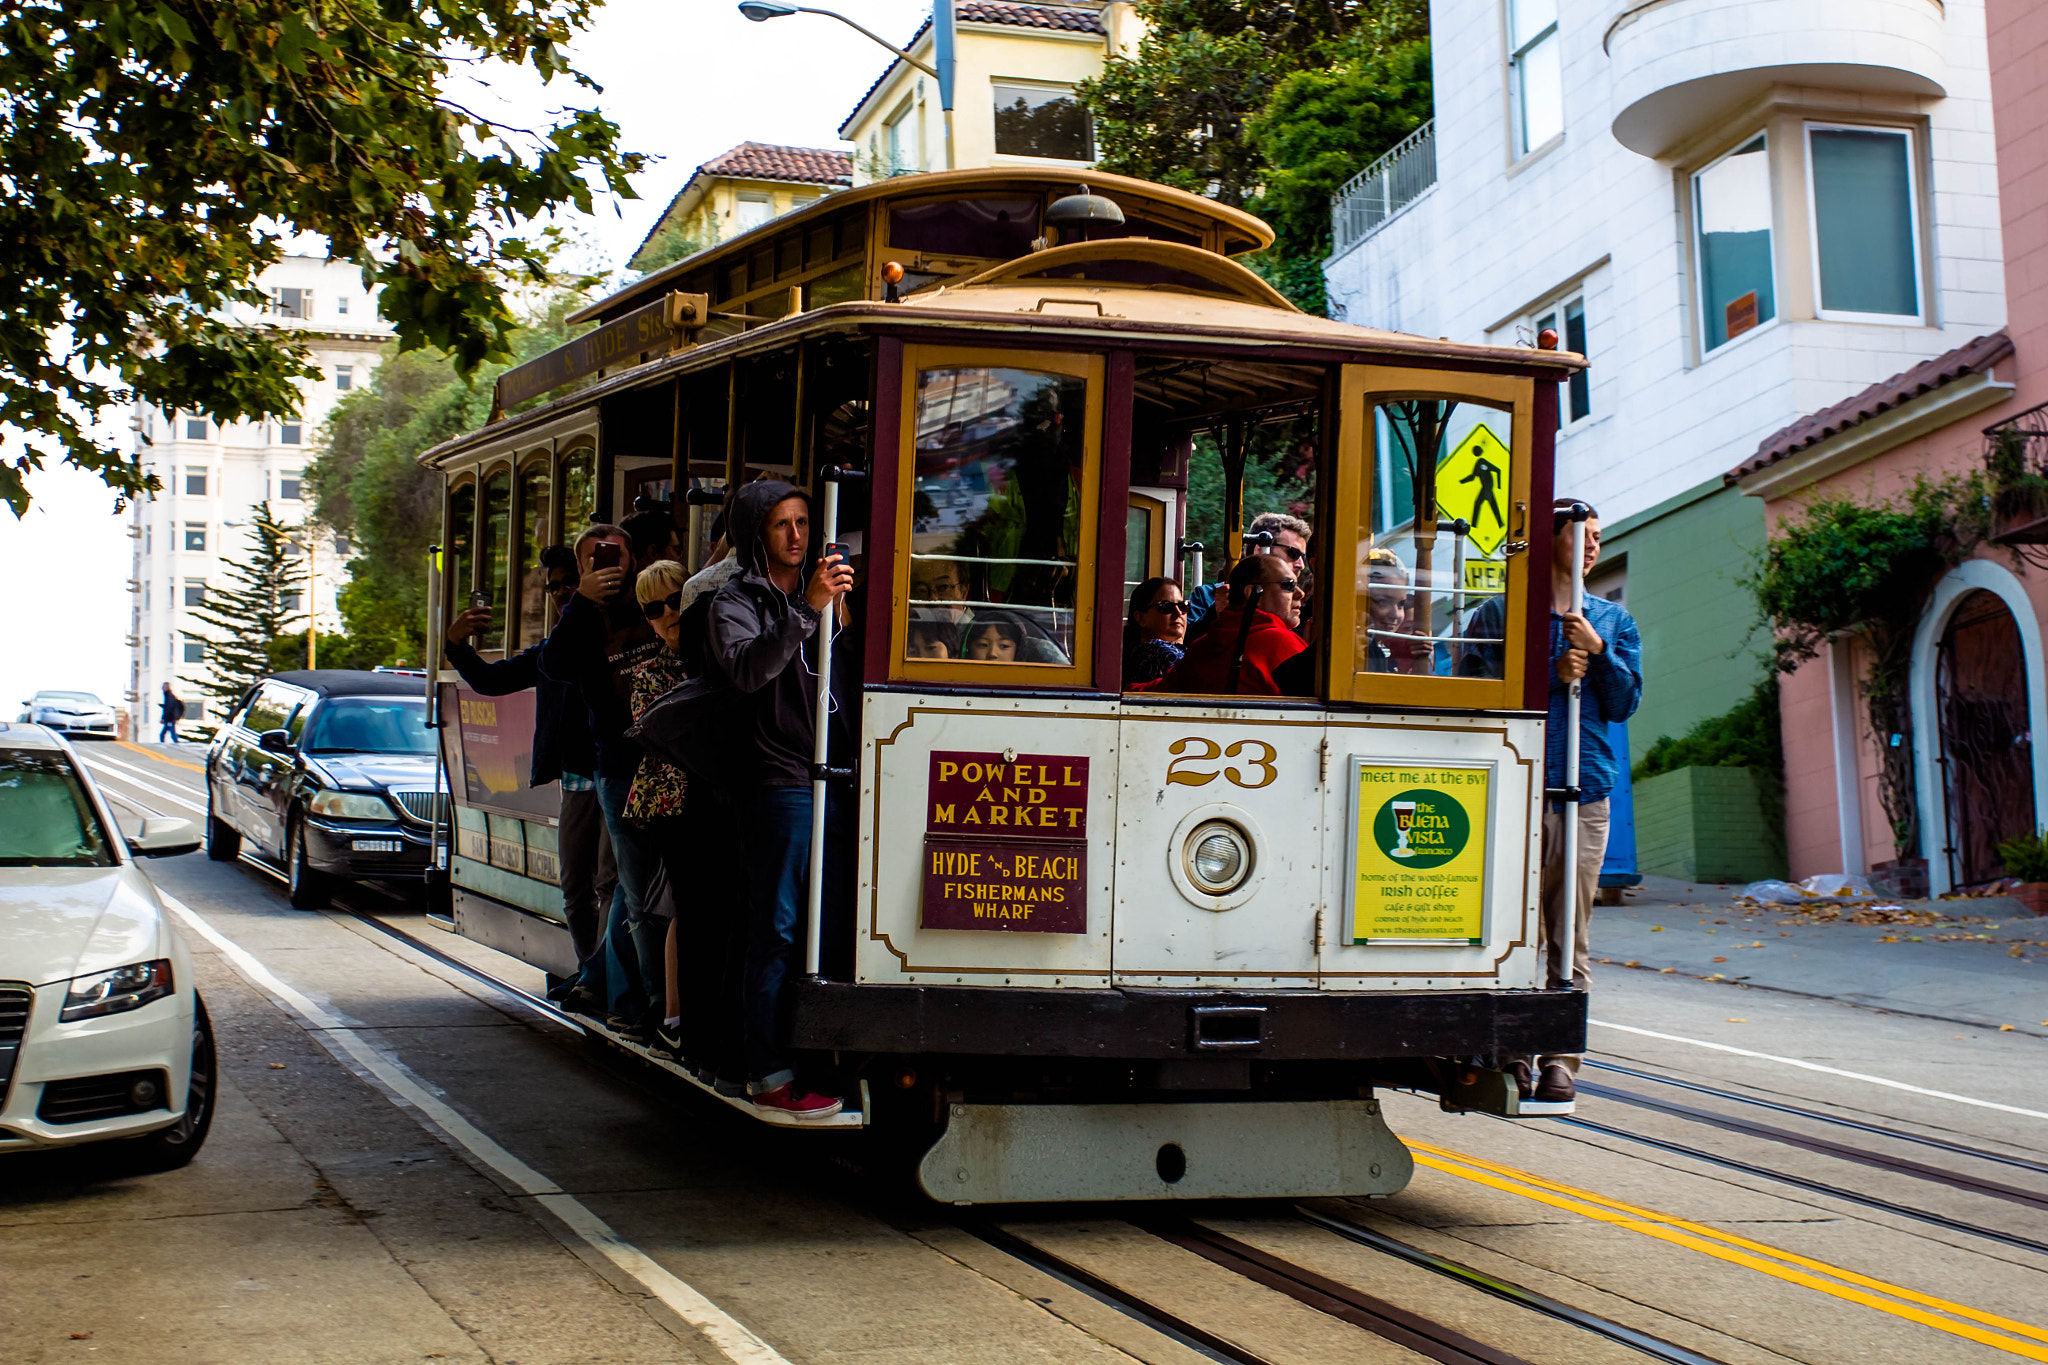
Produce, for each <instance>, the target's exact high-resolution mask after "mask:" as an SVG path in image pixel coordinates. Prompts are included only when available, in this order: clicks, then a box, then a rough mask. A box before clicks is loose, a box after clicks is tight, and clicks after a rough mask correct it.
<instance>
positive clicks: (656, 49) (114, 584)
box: [0, 0, 930, 719]
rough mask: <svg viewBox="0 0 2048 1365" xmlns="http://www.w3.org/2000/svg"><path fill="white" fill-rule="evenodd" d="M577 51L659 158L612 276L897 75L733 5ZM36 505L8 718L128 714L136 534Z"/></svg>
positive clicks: (607, 99) (635, 8)
mask: <svg viewBox="0 0 2048 1365" xmlns="http://www.w3.org/2000/svg"><path fill="white" fill-rule="evenodd" d="M836 8H838V9H840V10H842V11H843V12H844V13H846V14H847V15H848V16H849V17H851V18H854V19H857V20H859V21H860V22H861V23H863V24H865V25H867V26H868V27H869V28H872V29H874V30H876V31H877V32H879V33H880V34H881V35H882V36H883V37H885V38H888V39H890V40H891V41H892V42H897V43H902V42H907V41H908V40H909V38H910V35H911V34H912V33H913V32H914V31H916V28H917V26H918V24H919V22H920V21H921V19H922V18H923V16H924V15H925V14H926V13H928V12H929V10H930V6H929V4H928V3H924V4H920V3H914V2H913V0H848V3H845V4H842V5H838V6H836ZM570 51H571V54H572V56H573V59H574V62H575V64H576V66H577V67H578V68H579V69H581V70H582V71H584V72H586V73H587V74H589V75H590V76H591V77H593V78H594V79H595V80H596V81H597V82H598V83H599V84H600V85H602V86H603V87H604V93H603V94H602V95H599V96H596V97H594V103H595V104H596V106H597V107H598V108H600V109H602V110H603V111H604V112H605V113H606V114H607V115H608V116H609V117H610V118H611V119H612V120H613V121H614V122H616V123H617V124H618V125H619V126H620V127H621V128H622V129H623V130H624V132H625V142H626V146H627V147H628V149H629V150H633V151H639V152H646V153H649V154H651V155H654V156H657V157H659V158H661V159H660V160H658V161H656V162H655V163H654V165H653V166H652V167H651V168H650V169H648V170H647V171H646V172H644V173H643V174H642V175H640V176H639V177H638V179H637V180H636V182H635V188H636V189H637V190H638V191H639V194H640V196H641V197H640V198H639V199H638V200H624V201H612V202H604V203H600V204H599V205H597V209H598V211H597V212H596V213H595V214H593V215H592V216H591V217H590V218H589V219H587V220H585V221H583V222H582V223H581V224H580V225H581V226H582V227H583V228H584V229H585V230H586V232H587V235H588V236H589V237H590V239H591V240H592V241H593V242H594V243H595V245H596V246H597V248H598V249H599V250H600V251H601V252H602V253H603V254H604V255H605V256H606V257H608V264H609V265H611V266H613V267H618V266H622V265H623V264H624V263H625V259H626V257H627V256H628V255H630V254H631V253H632V250H633V248H634V247H635V246H636V245H638V244H639V242H640V239H641V238H642V237H644V236H645V235H646V234H647V231H648V229H649V228H650V227H652V226H653V224H654V220H655V219H656V217H658V216H659V215H660V213H661V210H662V209H663V208H664V207H665V206H666V205H667V203H668V201H669V200H670V198H672V197H673V196H674V195H675V193H676V191H677V190H679V189H681V188H682V185H683V182H684V181H685V180H687V179H689V176H690V172H691V170H693V169H694V168H695V167H696V166H697V164H698V163H699V162H702V161H707V160H709V159H710V158H712V157H714V156H716V155H718V154H719V153H720V152H723V151H725V150H726V149H727V148H729V147H732V146H734V145H735V144H737V143H741V142H748V141H752V142H775V143H783V144H788V145H793V146H806V147H838V146H843V145H844V144H842V143H841V142H840V141H839V140H838V135H837V132H836V131H835V130H836V129H837V128H838V127H839V124H840V123H841V121H842V120H844V119H845V117H846V116H847V115H848V114H849V113H851V112H852V111H853V105H854V102H855V101H856V100H858V99H859V98H860V96H861V94H862V92H864V91H865V90H866V89H867V88H868V86H869V84H870V83H871V82H873V80H874V79H875V77H876V76H878V75H880V74H881V72H882V70H883V67H884V66H885V65H886V63H887V62H888V61H889V54H888V53H886V52H884V51H882V49H881V48H879V47H877V46H875V45H874V44H873V43H871V42H869V41H868V40H867V39H865V38H863V37H861V36H860V35H859V34H858V33H855V32H854V31H853V30H852V29H850V28H848V27H846V26H845V25H844V24H840V23H837V22H835V21H833V20H831V19H827V18H823V17H821V16H818V15H810V14H798V15H792V16H790V17H788V18H785V19H775V20H771V21H769V22H767V23H765V24H755V23H750V22H748V21H747V20H746V19H743V18H741V17H740V15H739V12H738V10H737V9H736V8H735V6H734V4H733V3H730V2H729V0H613V3H611V4H608V5H606V6H604V7H603V8H602V9H600V10H598V11H597V16H596V20H595V23H594V25H593V27H592V28H591V30H590V31H589V32H587V33H586V34H584V35H583V36H582V38H581V39H580V40H579V41H577V42H576V43H574V44H572V46H571V49H570ZM481 77H482V79H483V80H484V81H485V82H486V89H484V90H482V91H476V90H474V89H471V90H467V91H464V92H463V96H462V97H463V99H464V102H465V103H472V107H475V108H477V109H478V111H479V112H482V113H487V114H490V115H492V116H494V117H502V118H503V119H504V121H505V122H507V123H509V124H513V125H515V126H523V127H537V126H540V125H541V124H542V123H543V122H544V121H545V120H546V117H547V114H548V111H549V110H551V109H556V108H560V107H563V106H565V105H570V104H577V105H581V104H584V103H586V102H589V101H593V97H591V96H590V95H589V93H588V92H586V91H582V90H578V89H575V88H574V87H571V86H569V85H566V84H565V83H563V82H560V81H557V82H556V83H554V85H552V86H551V87H542V86H540V85H539V83H538V82H536V81H532V80H530V79H526V78H524V77H520V76H513V77H510V78H508V77H507V76H506V75H505V74H504V73H492V72H485V73H481ZM123 425H124V426H125V422H124V423H123ZM4 454H5V451H4V450H0V455H4ZM30 489H31V491H32V492H33V493H34V494H35V497H36V503H35V505H34V506H33V507H32V508H31V509H30V511H29V515H28V517H27V518H26V519H25V520H23V521H21V522H19V523H17V522H16V521H15V520H14V516H13V514H12V513H11V512H9V511H6V510H0V582H4V583H6V585H7V588H6V593H7V600H8V602H9V608H8V610H7V611H6V612H5V613H4V619H6V620H7V621H8V622H9V623H10V625H11V626H12V627H13V629H11V630H9V631H8V632H7V637H8V638H7V641H6V647H5V648H0V708H4V709H0V718H5V719H12V718H13V717H14V715H16V714H17V707H18V704H19V703H20V702H21V701H22V700H23V699H25V698H26V697H27V696H28V695H29V693H30V692H31V691H33V690H35V689H37V688H43V687H51V688H77V689H82V690H85V691H91V692H97V693H98V694H99V695H100V696H101V697H102V698H103V699H105V700H107V701H109V702H112V703H113V704H115V705H116V706H119V705H120V698H121V695H122V693H123V692H124V691H125V690H126V688H127V685H128V651H127V647H126V645H125V643H124V640H125V638H126V636H127V634H128V628H129V617H128V613H129V606H130V598H129V594H128V592H127V581H128V577H129V574H130V571H131V564H130V558H129V554H130V550H131V542H130V541H129V540H128V538H127V535H126V531H125V525H126V523H125V518H123V517H118V516H116V515H114V512H113V504H114V499H113V495H112V494H111V493H109V492H108V491H107V490H106V488H105V487H104V485H102V484H100V483H99V481H98V480H97V479H94V478H92V477H91V476H89V475H84V474H81V473H79V472H77V471H75V470H62V469H59V470H53V471H49V472H45V473H44V474H41V475H39V476H37V477H35V478H34V479H33V480H32V481H31V483H30ZM159 586H161V585H159ZM164 595H165V594H164V593H162V592H161V591H159V592H158V594H157V597H158V599H159V600H161V599H162V598H163V597H164Z"/></svg>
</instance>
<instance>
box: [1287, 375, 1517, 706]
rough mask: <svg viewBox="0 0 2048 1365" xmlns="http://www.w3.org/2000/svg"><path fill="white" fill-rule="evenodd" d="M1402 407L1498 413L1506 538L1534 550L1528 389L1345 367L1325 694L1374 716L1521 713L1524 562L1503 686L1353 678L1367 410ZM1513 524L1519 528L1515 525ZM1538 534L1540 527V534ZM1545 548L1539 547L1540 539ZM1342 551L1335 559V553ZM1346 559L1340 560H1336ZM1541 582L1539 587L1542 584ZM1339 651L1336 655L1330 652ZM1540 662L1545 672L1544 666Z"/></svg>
mask: <svg viewBox="0 0 2048 1365" xmlns="http://www.w3.org/2000/svg"><path fill="white" fill-rule="evenodd" d="M1406 398H1437V399H1447V400H1454V401H1457V402H1461V403H1462V402H1470V403H1475V404H1484V405H1486V406H1488V407H1490V408H1493V409H1495V410H1496V411H1499V410H1506V411H1507V412H1508V413H1509V414H1510V415H1511V421H1512V422H1513V424H1514V431H1513V433H1512V435H1511V437H1510V446H1509V453H1510V456H1511V459H1512V465H1511V467H1510V469H1509V471H1508V483H1507V488H1506V489H1505V490H1503V491H1504V492H1505V493H1506V495H1507V504H1508V510H1509V516H1508V535H1509V536H1510V537H1511V538H1513V539H1518V540H1530V541H1535V540H1537V539H1539V537H1535V536H1532V534H1531V519H1532V518H1531V512H1530V510H1529V509H1530V496H1531V495H1530V489H1531V487H1532V479H1533V477H1534V473H1535V422H1536V381H1535V380H1534V379H1531V378H1527V377H1524V376H1518V375H1496V374H1472V373H1461V372H1458V371H1453V370H1428V369H1419V368H1404V367H1395V366H1380V365H1346V366H1344V367H1343V373H1342V376H1341V379H1340V381H1339V399H1338V409H1337V461H1336V478H1335V480H1334V483H1335V489H1334V497H1333V498H1332V500H1331V519H1330V528H1331V532H1332V534H1331V536H1330V550H1329V553H1327V554H1325V555H1322V556H1321V559H1322V562H1323V563H1325V564H1327V565H1328V567H1329V590H1328V592H1327V593H1325V594H1324V598H1323V604H1322V606H1321V608H1320V610H1322V611H1325V612H1327V613H1328V615H1327V618H1326V620H1327V630H1326V640H1327V646H1326V647H1327V650H1328V653H1327V657H1326V659H1325V661H1324V669H1323V672H1324V686H1325V688H1326V695H1327V696H1328V697H1329V699H1330V700H1331V701H1332V702H1345V703H1349V704H1352V705H1359V706H1374V707H1428V708H1430V709H1433V710H1472V711H1508V710H1521V709H1523V707H1524V694H1523V686H1524V675H1525V670H1526V669H1527V666H1528V661H1527V659H1526V658H1525V657H1524V656H1525V652H1526V651H1525V649H1524V648H1518V647H1517V642H1518V641H1519V640H1521V639H1522V637H1523V636H1524V634H1525V632H1524V631H1523V630H1522V629H1521V627H1522V624H1523V622H1524V621H1525V620H1526V619H1527V617H1528V612H1529V593H1530V591H1531V586H1530V582H1529V575H1530V573H1531V568H1530V566H1531V563H1532V558H1533V556H1532V554H1531V553H1530V552H1529V551H1527V550H1525V551H1523V552H1522V553H1520V554H1515V555H1510V556H1509V557H1508V560H1507V566H1508V590H1507V601H1506V603H1505V607H1506V611H1505V615H1504V618H1503V619H1504V621H1505V623H1506V631H1505V633H1506V636H1507V640H1508V647H1507V648H1506V649H1505V650H1504V651H1503V653H1504V665H1505V666H1504V668H1503V669H1502V671H1503V672H1504V673H1505V674H1506V676H1505V677H1502V678H1460V677H1455V676H1453V677H1439V676H1437V675H1435V674H1429V675H1425V676H1418V675H1412V674H1402V673H1360V672H1355V671H1354V670H1353V668H1352V658H1353V654H1354V645H1353V641H1352V639H1351V638H1350V637H1351V632H1352V630H1353V629H1355V627H1354V626H1353V625H1352V623H1354V622H1356V621H1357V619H1358V614H1357V613H1358V583H1357V572H1356V567H1355V556H1356V554H1357V552H1358V546H1359V544H1361V543H1362V542H1363V540H1364V539H1365V538H1367V537H1370V536H1371V534H1372V505H1371V501H1370V498H1371V495H1372V485H1371V481H1370V479H1369V478H1368V477H1367V472H1368V471H1370V470H1376V469H1377V468H1378V464H1377V460H1378V455H1379V451H1378V447H1377V445H1376V442H1377V441H1378V439H1379V433H1378V430H1377V428H1376V426H1375V424H1374V423H1373V422H1372V421H1371V420H1369V414H1368V412H1367V408H1368V406H1369V405H1372V404H1377V403H1381V402H1385V401H1389V400H1400V399H1406ZM1518 521H1519V525H1518V524H1517V522H1518ZM1544 529H1545V530H1546V531H1547V530H1548V527H1547V526H1546V527H1545V528H1544ZM1540 539H1541V540H1542V543H1543V544H1545V545H1547V544H1548V543H1549V541H1548V537H1547V536H1544V537H1541V538H1540ZM1340 544H1341V547H1342V548H1341V551H1340ZM1340 553H1341V554H1343V555H1344V556H1346V558H1342V559H1340V558H1339V557H1338V556H1339V554H1340ZM1546 581H1547V580H1546ZM1340 645H1341V646H1342V648H1339V646H1340ZM1547 662H1548V661H1547V660H1546V665H1547Z"/></svg>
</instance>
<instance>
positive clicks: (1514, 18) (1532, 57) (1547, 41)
mask: <svg viewBox="0 0 2048 1365" xmlns="http://www.w3.org/2000/svg"><path fill="white" fill-rule="evenodd" d="M1507 6H1508V90H1509V94H1510V98H1511V101H1512V104H1513V109H1514V120H1515V128H1514V134H1515V155H1516V156H1517V157H1524V156H1527V155H1528V154H1529V153H1531V152H1533V151H1535V150H1536V149H1537V148H1538V147H1541V146H1543V144H1545V143H1546V142H1549V141H1550V140H1551V139H1552V138H1554V137H1556V136H1557V135H1558V134H1560V133H1562V132H1563V131H1564V58H1563V56H1562V54H1561V45H1560V44H1559V42H1558V37H1557V0H1507Z"/></svg>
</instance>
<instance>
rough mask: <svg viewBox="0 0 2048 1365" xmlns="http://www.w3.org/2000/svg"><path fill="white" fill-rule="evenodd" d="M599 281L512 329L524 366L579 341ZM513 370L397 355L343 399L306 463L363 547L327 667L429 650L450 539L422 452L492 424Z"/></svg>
mask: <svg viewBox="0 0 2048 1365" xmlns="http://www.w3.org/2000/svg"><path fill="white" fill-rule="evenodd" d="M589 283H590V282H589V281H588V280H587V279H574V278H571V279H563V280H558V281H557V282H556V283H555V285H554V286H553V287H552V288H551V290H550V291H549V293H548V294H547V295H546V297H545V298H544V299H543V300H542V302H541V304H540V306H539V307H538V308H537V309H536V311H535V312H533V313H532V314H531V315H529V317H528V318H527V319H526V322H525V325H524V326H523V327H521V328H520V330H518V331H517V332H515V333H514V334H513V336H512V360H513V362H514V363H522V362H524V361H527V360H531V359H533V358H534V357H536V356H539V355H542V354H544V353H545V352H547V351H550V350H553V349H554V348H555V347H557V346H560V345H561V344H563V343H564V342H566V341H567V340H569V337H570V332H571V329H570V328H569V326H568V324H567V322H566V321H565V319H566V318H567V317H568V315H569V314H570V313H572V312H574V311H575V310H576V309H577V308H578V307H580V306H582V304H583V303H584V302H585V301H586V299H587V294H586V292H585V291H586V289H587V286H588V285H589ZM506 368H507V367H506V366H504V365H499V364H486V365H484V366H483V367H482V368H481V369H479V370H478V371H477V372H476V373H475V374H474V375H472V376H471V377H469V378H467V379H465V378H464V376H463V374H462V368H461V366H460V364H459V363H458V362H457V361H456V360H455V358H454V357H451V356H448V355H446V354H442V353H436V352H428V351H414V352H410V353H399V354H393V355H389V356H387V357H386V358H385V361H384V363H383V364H381V365H379V366H378V367H377V369H376V373H375V374H374V375H373V376H372V378H371V380H370V382H369V383H368V384H367V385H365V386H363V387H362V388H360V389H357V390H355V391H353V392H351V393H350V394H348V395H347V396H346V397H345V398H343V399H342V400H341V402H339V403H337V404H336V405H335V408H334V411H333V413H332V414H331V415H330V416H329V417H328V419H327V424H326V426H325V427H324V428H323V429H322V434H321V446H322V449H321V452H320V454H319V456H318V457H317V458H316V459H314V461H313V462H312V464H310V465H309V466H308V467H307V469H306V480H307V482H308V484H309V485H310V487H311V492H312V497H313V515H314V516H315V518H317V519H318V520H319V521H320V522H321V523H322V524H324V525H326V526H329V527H331V528H333V529H334V530H335V531H336V532H337V533H339V534H342V535H345V536H347V537H348V538H349V541H350V543H351V547H352V549H353V551H354V557H353V558H351V559H350V560H349V564H348V572H349V579H348V582H347V583H346V584H344V585H343V586H342V589H341V591H340V593H339V594H338V597H337V602H336V606H337V607H338V609H339V610H340V613H341V619H342V623H343V625H344V626H345V627H346V629H347V636H346V638H345V640H341V641H337V642H336V644H335V645H334V646H333V649H334V653H333V654H332V656H330V655H329V653H328V650H329V646H328V644H327V643H326V641H325V640H324V639H323V640H322V642H321V644H320V646H319V650H320V654H319V657H320V660H321V662H322V663H323V664H324V665H326V666H328V667H334V668H340V667H356V668H371V667H377V666H379V665H382V666H388V667H396V666H398V665H400V664H406V663H411V664H415V665H416V664H418V663H419V662H420V660H422V659H424V658H425V657H426V620H427V547H428V546H429V545H432V544H433V543H434V542H435V541H436V540H438V539H439V538H440V534H441V476H440V475H438V474H436V473H433V472H432V471H430V470H426V469H422V468H421V467H420V463H419V457H420V455H421V454H422V453H423V452H425V451H427V450H429V449H431V448H433V447H434V446H436V445H439V444H440V443H441V442H443V441H446V440H449V439H451V438H453V437H456V436H460V435H462V434H463V433H464V432H468V431H474V430H476V429H477V428H478V427H481V426H482V425H483V424H484V423H485V421H487V420H488V419H489V417H490V409H491V386H492V384H493V383H494V382H495V381H496V379H497V377H498V375H500V374H501V373H503V372H504V370H505V369H506ZM533 401H534V402H540V401H544V400H543V399H535V400H533ZM343 660H347V661H348V662H347V663H343V662H342V661H343Z"/></svg>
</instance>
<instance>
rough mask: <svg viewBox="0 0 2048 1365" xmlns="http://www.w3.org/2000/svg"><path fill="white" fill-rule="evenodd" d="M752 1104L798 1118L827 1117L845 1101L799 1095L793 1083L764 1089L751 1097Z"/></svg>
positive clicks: (822, 1096)
mask: <svg viewBox="0 0 2048 1365" xmlns="http://www.w3.org/2000/svg"><path fill="white" fill-rule="evenodd" d="M753 1098H754V1104H755V1105H756V1106H757V1107H759V1108H762V1109H773V1110H775V1111H776V1112H777V1113H781V1114H788V1115H789V1116H790V1117H791V1118H799V1119H829V1118H831V1117H832V1116H833V1115H834V1114H836V1113H838V1112H839V1111H840V1110H841V1109H844V1108H845V1107H846V1102H845V1101H844V1100H841V1099H837V1098H835V1097H833V1096H829V1095H799V1094H797V1093H796V1087H795V1086H793V1085H778V1086H776V1087H775V1088H774V1089H773V1090H764V1091H763V1092H761V1093H760V1094H758V1095H756V1096H754V1097H753Z"/></svg>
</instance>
